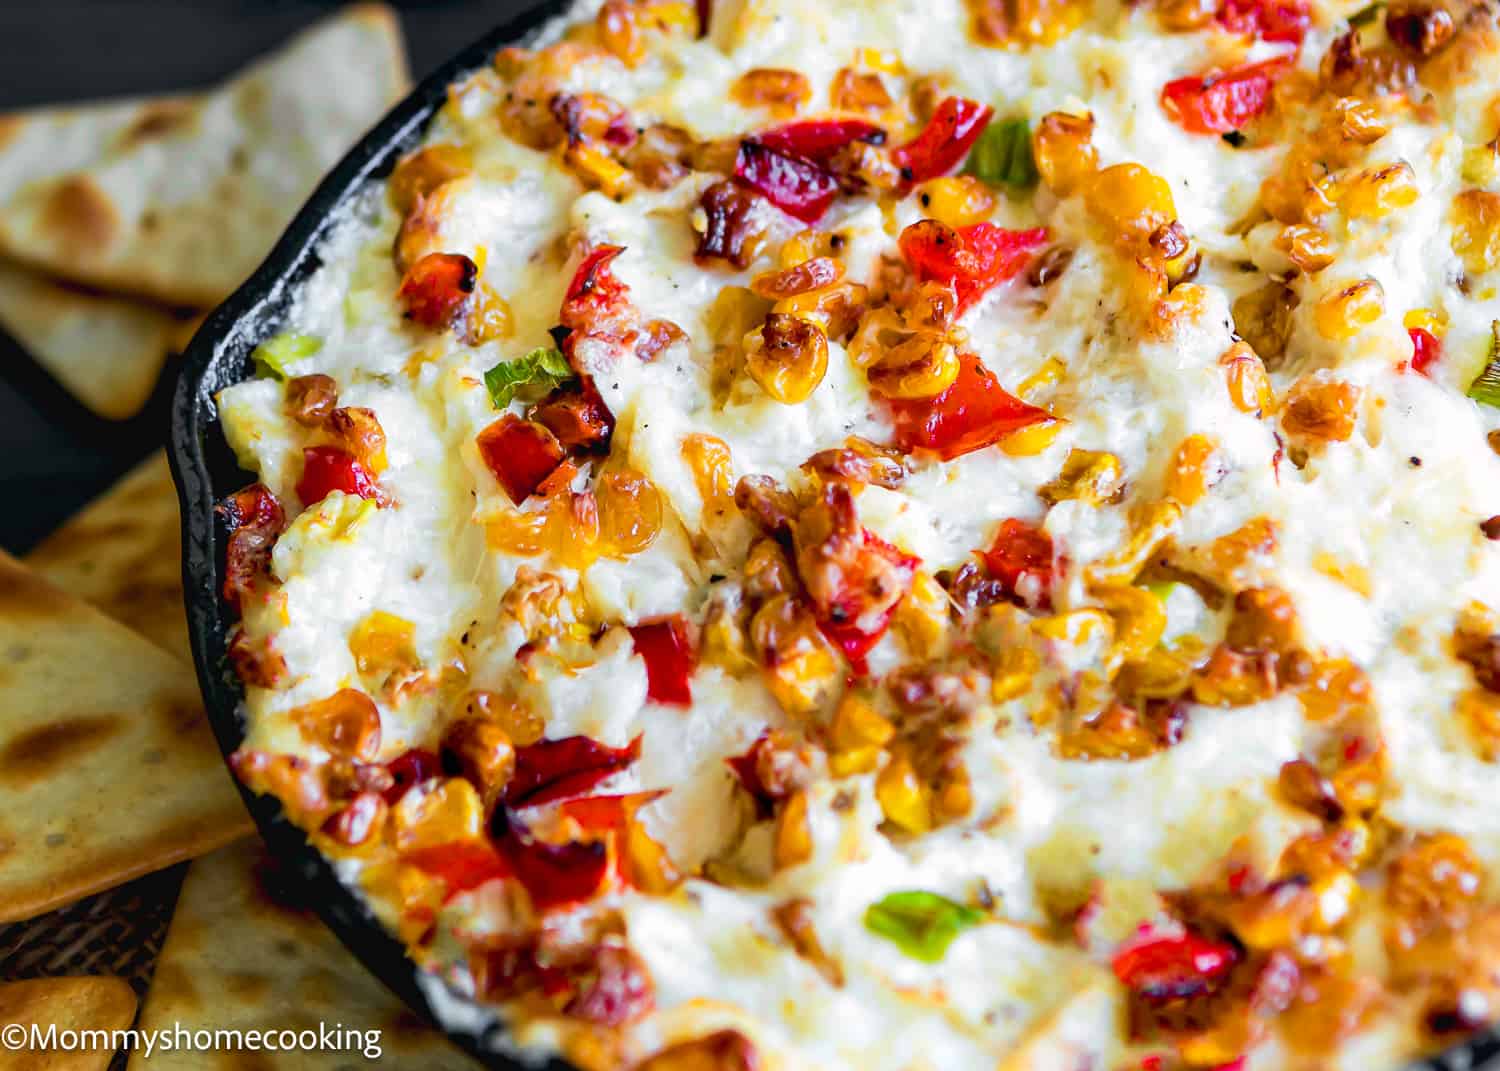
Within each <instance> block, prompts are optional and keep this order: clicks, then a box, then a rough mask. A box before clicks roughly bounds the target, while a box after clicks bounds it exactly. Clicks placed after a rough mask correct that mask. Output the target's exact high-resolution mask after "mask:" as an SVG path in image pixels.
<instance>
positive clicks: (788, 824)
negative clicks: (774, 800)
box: [772, 790, 813, 870]
mask: <svg viewBox="0 0 1500 1071" xmlns="http://www.w3.org/2000/svg"><path fill="white" fill-rule="evenodd" d="M773 845H774V847H773V849H772V858H773V859H774V860H775V863H776V869H777V870H785V869H786V868H787V867H792V866H797V865H799V864H801V863H805V862H807V861H808V860H809V859H811V858H812V854H813V841H812V826H811V824H810V823H809V822H808V818H807V793H806V792H803V791H800V790H799V791H797V792H794V793H792V795H791V796H790V797H789V798H788V799H787V801H786V803H785V804H783V805H782V808H781V813H780V814H778V815H777V816H776V832H775V839H774V841H773Z"/></svg>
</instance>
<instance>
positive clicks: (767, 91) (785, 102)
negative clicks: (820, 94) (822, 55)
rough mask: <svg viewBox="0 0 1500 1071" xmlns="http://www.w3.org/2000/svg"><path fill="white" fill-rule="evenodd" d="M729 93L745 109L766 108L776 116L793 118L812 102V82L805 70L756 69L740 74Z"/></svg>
mask: <svg viewBox="0 0 1500 1071" xmlns="http://www.w3.org/2000/svg"><path fill="white" fill-rule="evenodd" d="M729 92H730V95H731V96H732V97H733V98H734V100H735V102H736V103H738V104H740V105H742V106H743V107H746V108H756V107H764V108H769V109H770V110H771V112H772V113H773V114H775V115H791V114H794V113H795V112H796V111H797V109H798V108H799V107H800V106H801V105H803V104H806V103H807V102H808V101H809V100H811V99H812V83H811V82H809V81H808V80H807V75H805V74H803V73H802V72H801V71H790V70H785V69H783V68H778V67H756V68H753V69H751V70H748V71H746V72H745V73H744V74H742V75H740V76H739V78H738V79H736V81H735V83H734V85H733V86H732V87H731V89H730V91H729Z"/></svg>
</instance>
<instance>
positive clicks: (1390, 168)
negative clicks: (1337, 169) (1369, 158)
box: [1339, 160, 1419, 219]
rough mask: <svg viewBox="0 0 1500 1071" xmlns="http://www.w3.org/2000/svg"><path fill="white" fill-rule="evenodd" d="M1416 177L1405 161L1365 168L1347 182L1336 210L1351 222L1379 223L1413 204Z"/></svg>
mask: <svg viewBox="0 0 1500 1071" xmlns="http://www.w3.org/2000/svg"><path fill="white" fill-rule="evenodd" d="M1418 194H1419V191H1418V189H1417V176H1416V174H1415V173H1413V171H1412V169H1411V165H1410V164H1408V163H1407V162H1406V161H1405V160H1401V161H1399V162H1397V163H1394V164H1387V165H1385V166H1384V167H1376V168H1366V169H1365V170H1363V171H1361V172H1359V174H1357V175H1354V176H1353V177H1352V178H1349V179H1347V180H1346V181H1345V182H1344V185H1343V191H1342V196H1341V197H1340V198H1339V206H1340V207H1341V208H1342V209H1343V210H1344V211H1345V213H1347V214H1348V215H1349V217H1350V218H1351V219H1383V218H1384V217H1386V216H1388V215H1390V214H1391V213H1392V212H1395V211H1396V210H1397V209H1401V208H1405V207H1407V206H1408V205H1411V204H1415V203H1416V200H1417V196H1418Z"/></svg>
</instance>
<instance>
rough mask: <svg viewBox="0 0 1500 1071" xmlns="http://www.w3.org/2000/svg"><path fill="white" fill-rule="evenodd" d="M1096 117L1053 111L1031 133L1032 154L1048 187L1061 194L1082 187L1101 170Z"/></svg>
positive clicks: (1073, 191)
mask: <svg viewBox="0 0 1500 1071" xmlns="http://www.w3.org/2000/svg"><path fill="white" fill-rule="evenodd" d="M1093 137H1094V117H1093V116H1092V115H1081V116H1080V115H1069V114H1068V113H1067V112H1051V113H1049V114H1047V115H1045V116H1043V117H1042V121H1041V122H1040V123H1039V124H1037V128H1036V133H1034V134H1032V135H1031V155H1032V158H1033V159H1034V160H1035V161H1036V169H1037V173H1038V174H1040V175H1041V176H1042V181H1043V182H1045V183H1046V184H1047V188H1048V189H1050V190H1051V191H1052V192H1053V193H1055V194H1057V195H1058V196H1059V197H1066V196H1068V195H1069V194H1071V193H1076V192H1077V191H1078V190H1080V189H1082V188H1083V186H1084V184H1085V182H1086V181H1087V180H1088V179H1089V177H1090V176H1092V175H1093V174H1094V172H1096V171H1097V170H1099V150H1097V149H1095V148H1094V143H1093Z"/></svg>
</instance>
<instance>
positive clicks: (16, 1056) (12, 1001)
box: [0, 978, 135, 1071]
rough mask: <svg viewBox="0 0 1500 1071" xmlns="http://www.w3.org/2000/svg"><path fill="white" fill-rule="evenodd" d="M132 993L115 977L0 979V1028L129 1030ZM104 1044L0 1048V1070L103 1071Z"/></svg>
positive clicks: (107, 1052)
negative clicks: (66, 1046)
mask: <svg viewBox="0 0 1500 1071" xmlns="http://www.w3.org/2000/svg"><path fill="white" fill-rule="evenodd" d="M134 1020H135V993H134V991H133V990H131V988H130V986H129V985H127V984H126V983H125V982H123V981H121V980H120V979H119V978H31V979H27V980H26V981H24V982H6V983H3V984H0V1029H3V1028H10V1027H12V1026H13V1025H20V1026H21V1027H24V1028H29V1027H32V1026H36V1027H39V1028H41V1030H42V1031H44V1032H45V1031H46V1030H47V1028H48V1027H50V1026H56V1027H57V1031H58V1033H59V1034H61V1033H62V1032H63V1031H64V1030H104V1031H114V1030H128V1029H129V1028H130V1024H131V1023H132V1022H133V1021H134ZM114 1055H115V1054H114V1052H113V1051H111V1050H109V1049H108V1048H107V1047H106V1046H102V1045H101V1046H92V1047H91V1046H78V1047H75V1048H74V1049H72V1050H71V1051H69V1050H63V1049H32V1048H28V1047H20V1048H15V1049H12V1048H11V1047H10V1046H9V1045H6V1046H4V1047H0V1071H105V1068H107V1067H109V1065H110V1061H111V1060H113V1059H114Z"/></svg>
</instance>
